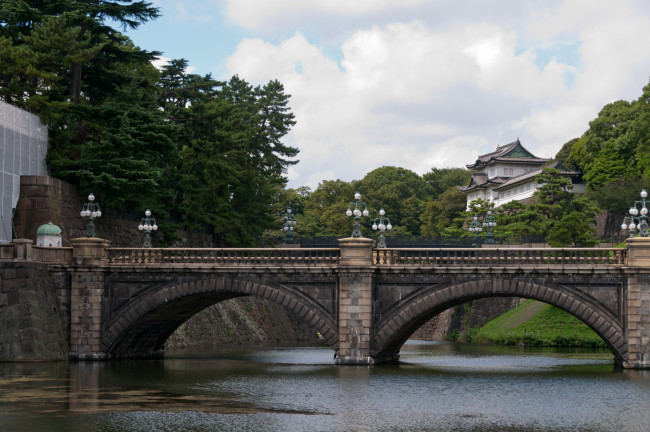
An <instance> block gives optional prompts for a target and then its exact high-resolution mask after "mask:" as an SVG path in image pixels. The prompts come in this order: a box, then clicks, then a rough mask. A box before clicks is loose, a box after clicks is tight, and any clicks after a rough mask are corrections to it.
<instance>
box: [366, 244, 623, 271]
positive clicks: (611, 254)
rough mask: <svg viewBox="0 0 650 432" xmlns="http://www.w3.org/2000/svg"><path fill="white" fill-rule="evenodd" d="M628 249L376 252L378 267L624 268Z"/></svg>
mask: <svg viewBox="0 0 650 432" xmlns="http://www.w3.org/2000/svg"><path fill="white" fill-rule="evenodd" d="M626 259H627V249H620V248H539V249H533V248H521V249H509V248H508V249H499V248H495V249H480V248H467V249H461V248H458V249H442V248H437V249H414V248H383V249H375V251H374V260H373V262H374V264H375V265H377V266H390V265H400V266H405V265H406V266H446V267H448V266H468V265H471V266H504V265H509V266H512V265H530V266H537V265H567V264H570V265H591V266H593V265H624V264H625V263H626Z"/></svg>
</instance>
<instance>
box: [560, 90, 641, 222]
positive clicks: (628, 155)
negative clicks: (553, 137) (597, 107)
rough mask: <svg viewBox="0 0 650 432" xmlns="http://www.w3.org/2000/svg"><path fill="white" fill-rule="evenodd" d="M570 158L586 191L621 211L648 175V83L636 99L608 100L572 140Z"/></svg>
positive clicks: (598, 200) (602, 203)
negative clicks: (587, 125) (579, 171)
mask: <svg viewBox="0 0 650 432" xmlns="http://www.w3.org/2000/svg"><path fill="white" fill-rule="evenodd" d="M569 159H570V161H571V163H573V164H574V165H575V166H576V167H578V168H579V169H580V170H581V171H582V172H583V173H584V179H585V181H586V183H587V186H588V187H589V191H588V194H589V196H590V197H592V198H593V199H595V200H597V202H598V204H599V206H600V207H601V208H603V209H604V210H608V211H611V212H618V213H622V212H624V211H625V210H626V209H627V208H629V206H630V204H631V203H632V202H634V200H635V199H638V193H639V191H640V190H641V188H642V187H648V183H649V181H648V179H649V177H650V84H647V85H646V86H645V87H644V88H643V90H642V95H641V96H640V97H639V98H638V99H637V100H635V101H632V102H628V101H623V100H619V101H616V102H613V103H610V104H607V105H605V106H604V107H603V109H602V110H601V111H600V113H599V114H598V117H597V118H595V119H594V120H592V121H591V122H590V123H589V129H588V130H587V131H586V132H585V133H584V134H583V135H582V137H580V139H578V140H576V141H575V142H573V143H572V145H571V147H570V152H569Z"/></svg>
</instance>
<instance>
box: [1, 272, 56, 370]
mask: <svg viewBox="0 0 650 432" xmlns="http://www.w3.org/2000/svg"><path fill="white" fill-rule="evenodd" d="M60 316H61V312H60V309H59V302H58V301H57V300H56V299H55V290H54V282H53V280H52V278H51V277H50V274H49V272H48V269H47V265H45V264H40V263H33V262H25V263H15V262H2V263H0V348H1V349H0V361H52V360H67V358H68V344H67V342H66V334H65V331H64V328H63V323H62V321H61V318H60Z"/></svg>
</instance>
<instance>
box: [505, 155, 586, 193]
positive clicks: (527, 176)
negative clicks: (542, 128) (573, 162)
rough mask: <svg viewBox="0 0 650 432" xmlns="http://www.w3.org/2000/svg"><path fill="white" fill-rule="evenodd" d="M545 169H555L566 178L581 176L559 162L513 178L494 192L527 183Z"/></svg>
mask: <svg viewBox="0 0 650 432" xmlns="http://www.w3.org/2000/svg"><path fill="white" fill-rule="evenodd" d="M545 168H555V169H557V170H558V171H559V172H560V175H563V176H566V177H575V176H577V175H579V174H580V173H579V172H578V171H569V170H568V169H566V168H564V167H563V166H562V165H560V163H559V162H553V163H552V164H550V165H549V166H546V167H543V168H540V169H538V170H535V171H531V172H529V173H526V174H522V175H519V176H517V177H511V178H509V179H508V181H506V182H504V183H502V184H500V185H499V186H497V187H495V188H494V190H495V191H499V190H503V189H506V188H507V187H509V186H513V185H516V184H518V183H522V182H525V181H527V180H530V179H531V178H533V177H536V176H538V175H540V174H541V173H542V171H544V169H545Z"/></svg>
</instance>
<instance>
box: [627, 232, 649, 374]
mask: <svg viewBox="0 0 650 432" xmlns="http://www.w3.org/2000/svg"><path fill="white" fill-rule="evenodd" d="M627 247H628V262H627V264H628V268H627V269H626V270H627V273H628V279H627V295H626V303H627V313H626V314H625V315H626V320H627V323H626V326H625V327H626V329H627V347H628V355H627V359H626V360H625V361H624V363H623V367H625V368H635V369H650V272H649V271H648V269H649V268H650V238H648V237H635V238H629V239H627Z"/></svg>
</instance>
